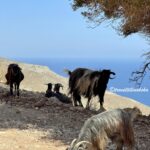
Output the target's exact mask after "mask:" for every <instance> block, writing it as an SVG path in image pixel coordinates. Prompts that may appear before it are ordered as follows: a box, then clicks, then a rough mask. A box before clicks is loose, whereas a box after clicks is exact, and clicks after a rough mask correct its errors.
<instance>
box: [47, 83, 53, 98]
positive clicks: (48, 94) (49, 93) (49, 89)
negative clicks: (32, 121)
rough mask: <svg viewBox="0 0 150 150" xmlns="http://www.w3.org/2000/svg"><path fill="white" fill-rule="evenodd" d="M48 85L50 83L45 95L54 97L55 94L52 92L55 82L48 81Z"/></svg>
mask: <svg viewBox="0 0 150 150" xmlns="http://www.w3.org/2000/svg"><path fill="white" fill-rule="evenodd" d="M46 85H48V87H47V90H46V94H45V97H53V96H54V92H52V86H53V84H52V83H48V84H46Z"/></svg>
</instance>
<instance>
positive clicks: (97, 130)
mask: <svg viewBox="0 0 150 150" xmlns="http://www.w3.org/2000/svg"><path fill="white" fill-rule="evenodd" d="M138 110H139V109H138ZM138 110H135V111H132V114H136V115H138V114H139V112H140V111H138ZM134 116H135V115H134ZM108 139H110V140H111V141H112V142H114V143H116V146H117V150H122V148H123V146H127V147H128V150H132V149H133V147H134V132H133V127H132V118H131V114H129V113H128V111H125V110H123V109H115V110H111V111H106V112H103V113H101V114H98V115H95V116H93V117H91V118H89V119H88V120H87V121H86V122H85V123H84V125H83V127H82V129H81V131H80V134H79V136H78V138H77V140H74V141H73V142H72V144H71V146H70V147H69V148H68V150H79V149H80V150H84V149H85V148H88V150H105V147H106V145H107V141H108Z"/></svg>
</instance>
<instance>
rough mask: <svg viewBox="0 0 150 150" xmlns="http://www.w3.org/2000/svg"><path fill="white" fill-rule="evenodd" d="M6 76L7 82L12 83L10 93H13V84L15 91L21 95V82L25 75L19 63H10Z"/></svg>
mask: <svg viewBox="0 0 150 150" xmlns="http://www.w3.org/2000/svg"><path fill="white" fill-rule="evenodd" d="M5 78H6V80H7V82H6V84H9V85H10V94H11V95H13V85H14V86H15V92H17V96H19V86H20V82H21V81H22V80H23V79H24V75H23V73H22V72H21V68H20V67H19V66H18V65H17V64H10V65H9V66H8V70H7V74H6V75H5Z"/></svg>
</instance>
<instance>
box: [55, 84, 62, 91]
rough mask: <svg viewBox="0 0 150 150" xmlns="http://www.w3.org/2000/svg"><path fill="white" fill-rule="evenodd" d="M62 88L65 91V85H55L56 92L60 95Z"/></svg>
mask: <svg viewBox="0 0 150 150" xmlns="http://www.w3.org/2000/svg"><path fill="white" fill-rule="evenodd" d="M60 87H61V88H62V89H63V85H62V84H60V83H56V84H55V85H54V92H56V93H60Z"/></svg>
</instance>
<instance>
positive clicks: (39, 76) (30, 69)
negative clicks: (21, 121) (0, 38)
mask: <svg viewBox="0 0 150 150" xmlns="http://www.w3.org/2000/svg"><path fill="white" fill-rule="evenodd" d="M10 63H18V64H19V66H20V67H21V68H22V71H23V73H24V75H25V79H24V80H23V82H22V83H21V89H25V90H28V91H37V92H45V91H46V88H47V86H46V85H45V84H46V83H48V82H51V83H58V82H59V83H62V84H63V85H64V89H63V91H62V92H63V93H65V94H67V89H68V79H67V78H64V77H62V76H60V75H58V74H56V73H54V72H53V71H51V70H50V69H49V68H48V67H46V66H39V65H32V64H25V63H20V62H14V61H10V60H7V59H3V58H0V82H3V83H4V82H6V79H5V74H6V72H7V67H8V65H9V64H10ZM83 103H84V105H86V100H85V99H83ZM134 106H137V107H138V108H140V109H141V111H142V112H143V114H145V115H149V114H150V107H148V106H145V105H143V104H141V103H139V102H137V101H135V100H133V99H130V98H126V97H122V96H119V95H117V94H114V93H111V92H107V93H106V95H105V102H104V107H105V108H106V109H107V110H108V109H113V108H118V107H119V108H124V107H134ZM91 108H92V109H94V110H95V109H96V110H97V109H99V103H98V100H97V98H93V99H92V101H91Z"/></svg>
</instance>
